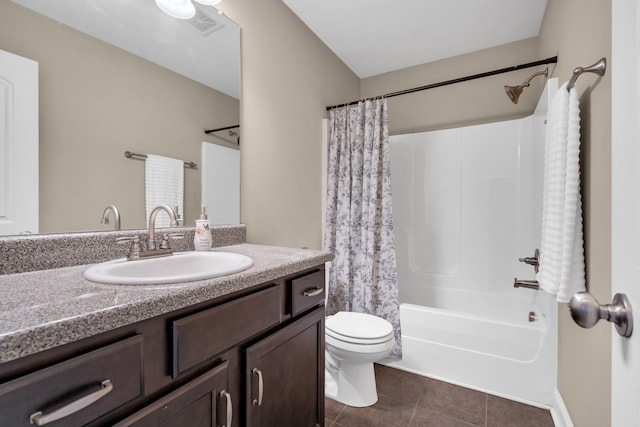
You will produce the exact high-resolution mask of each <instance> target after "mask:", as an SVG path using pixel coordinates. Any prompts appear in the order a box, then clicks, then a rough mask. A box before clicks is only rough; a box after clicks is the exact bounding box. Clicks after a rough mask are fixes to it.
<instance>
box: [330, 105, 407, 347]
mask: <svg viewBox="0 0 640 427" xmlns="http://www.w3.org/2000/svg"><path fill="white" fill-rule="evenodd" d="M329 126H330V136H329V161H328V182H327V215H326V230H325V242H324V245H325V249H326V250H329V251H331V252H332V253H333V254H334V256H335V258H334V260H333V262H332V265H331V269H330V275H329V291H328V298H327V312H328V313H329V314H333V313H336V312H338V311H354V312H360V313H369V314H373V315H376V316H379V317H382V318H384V319H386V320H388V321H389V322H390V323H391V324H392V325H393V329H394V335H395V341H396V342H395V345H394V347H393V348H392V350H391V355H392V356H395V357H400V356H401V341H400V311H399V301H398V278H397V270H396V252H395V244H394V231H393V216H392V210H391V164H390V159H389V133H388V125H387V101H386V99H376V100H367V101H364V102H359V103H358V105H357V106H353V107H345V108H340V109H336V110H332V111H331V112H330V124H329Z"/></svg>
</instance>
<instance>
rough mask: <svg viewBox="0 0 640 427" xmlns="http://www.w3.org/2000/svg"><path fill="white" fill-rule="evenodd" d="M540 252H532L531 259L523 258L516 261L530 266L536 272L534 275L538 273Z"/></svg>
mask: <svg viewBox="0 0 640 427" xmlns="http://www.w3.org/2000/svg"><path fill="white" fill-rule="evenodd" d="M539 260H540V251H539V250H538V249H536V250H535V251H534V252H533V256H532V257H531V256H530V257H524V258H518V261H520V262H524V263H525V264H529V265H532V266H533V268H534V269H535V270H536V273H537V272H538V269H539V267H540V262H539Z"/></svg>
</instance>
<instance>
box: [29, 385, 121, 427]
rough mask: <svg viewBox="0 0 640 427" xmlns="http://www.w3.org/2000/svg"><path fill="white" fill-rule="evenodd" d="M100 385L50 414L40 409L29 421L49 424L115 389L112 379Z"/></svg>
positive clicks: (37, 423) (40, 424)
mask: <svg viewBox="0 0 640 427" xmlns="http://www.w3.org/2000/svg"><path fill="white" fill-rule="evenodd" d="M100 386H101V389H100V390H98V391H94V392H93V393H91V394H88V395H86V396H84V397H81V398H80V399H78V400H74V401H73V402H71V403H69V404H68V405H65V406H63V407H62V408H60V409H58V410H56V411H53V412H52V413H50V414H47V415H44V414H43V413H42V411H38V412H35V413H33V414H31V416H30V417H29V422H30V423H31V424H35V425H38V426H43V425H45V424H49V423H50V422H53V421H57V420H59V419H61V418H64V417H67V416H69V415H71V414H74V413H76V412H78V411H79V410H81V409H84V408H86V407H87V406H89V405H91V404H92V403H95V402H97V401H98V400H100V399H102V398H103V397H104V396H106V395H107V394H109V392H111V390H113V384H111V380H104V381H102V383H101V384H100Z"/></svg>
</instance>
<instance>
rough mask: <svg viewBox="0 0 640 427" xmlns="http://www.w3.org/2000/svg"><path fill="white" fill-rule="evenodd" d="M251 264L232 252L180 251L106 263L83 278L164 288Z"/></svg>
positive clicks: (245, 257) (244, 267) (224, 274)
mask: <svg viewBox="0 0 640 427" xmlns="http://www.w3.org/2000/svg"><path fill="white" fill-rule="evenodd" d="M252 265H253V260H252V259H251V258H249V257H248V256H245V255H240V254H234V253H230V252H178V253H174V254H173V255H171V256H166V257H162V258H151V259H144V260H137V261H127V260H126V259H124V258H123V259H117V260H114V261H107V262H103V263H101V264H96V265H94V266H91V267H89V268H88V269H87V270H85V272H84V277H85V279H87V280H91V281H92V282H98V283H106V284H110V285H162V284H168V283H178V282H191V281H194V280H203V279H211V278H213V277H221V276H227V275H229V274H234V273H239V272H241V271H244V270H246V269H248V268H249V267H251V266H252Z"/></svg>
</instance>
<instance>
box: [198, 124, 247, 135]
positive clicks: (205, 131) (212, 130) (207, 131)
mask: <svg viewBox="0 0 640 427" xmlns="http://www.w3.org/2000/svg"><path fill="white" fill-rule="evenodd" d="M239 127H240V125H233V126H225V127H222V128H217V129H205V130H204V133H206V134H207V135H209V134H210V133H213V132H219V131H221V130H228V129H235V128H239Z"/></svg>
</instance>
